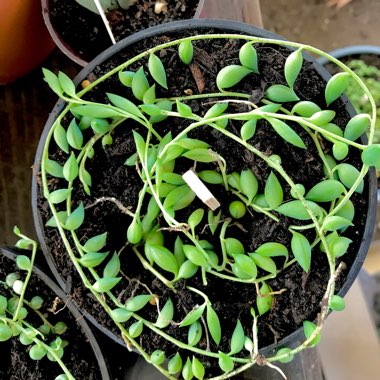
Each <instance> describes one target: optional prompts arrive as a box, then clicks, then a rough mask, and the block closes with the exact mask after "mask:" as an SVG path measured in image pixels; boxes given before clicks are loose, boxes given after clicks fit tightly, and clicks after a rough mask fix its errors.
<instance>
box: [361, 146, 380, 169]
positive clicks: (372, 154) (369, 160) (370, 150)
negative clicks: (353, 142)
mask: <svg viewBox="0 0 380 380" xmlns="http://www.w3.org/2000/svg"><path fill="white" fill-rule="evenodd" d="M362 161H363V163H364V164H365V165H367V166H374V167H375V168H376V169H380V145H379V144H375V145H370V146H367V147H366V148H365V149H364V151H363V153H362Z"/></svg>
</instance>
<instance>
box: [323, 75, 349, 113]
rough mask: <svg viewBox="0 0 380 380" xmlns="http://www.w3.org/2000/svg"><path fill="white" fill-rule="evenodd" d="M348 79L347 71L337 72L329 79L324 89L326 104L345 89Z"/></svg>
mask: <svg viewBox="0 0 380 380" xmlns="http://www.w3.org/2000/svg"><path fill="white" fill-rule="evenodd" d="M349 80H350V74H349V73H338V74H335V75H334V76H333V77H331V78H330V79H329V81H328V82H327V85H326V89H325V99H326V104H327V105H328V106H329V105H330V104H331V103H332V102H333V101H335V100H336V99H338V98H339V97H340V96H341V95H342V94H343V92H345V91H346V90H347V87H348V85H349Z"/></svg>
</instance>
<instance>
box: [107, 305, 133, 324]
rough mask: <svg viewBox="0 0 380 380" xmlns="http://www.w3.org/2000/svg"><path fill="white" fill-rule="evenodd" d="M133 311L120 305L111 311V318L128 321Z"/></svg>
mask: <svg viewBox="0 0 380 380" xmlns="http://www.w3.org/2000/svg"><path fill="white" fill-rule="evenodd" d="M132 314H133V313H132V312H131V311H128V310H126V309H124V308H122V307H118V308H116V309H114V310H112V311H111V318H112V319H113V320H114V321H115V322H119V323H123V322H127V321H128V320H129V319H130V318H131V317H132Z"/></svg>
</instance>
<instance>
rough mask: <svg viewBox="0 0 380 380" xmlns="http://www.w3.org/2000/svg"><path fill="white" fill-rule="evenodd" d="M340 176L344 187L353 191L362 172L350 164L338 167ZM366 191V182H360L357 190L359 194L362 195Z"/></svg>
mask: <svg viewBox="0 0 380 380" xmlns="http://www.w3.org/2000/svg"><path fill="white" fill-rule="evenodd" d="M337 170H338V176H339V180H340V181H341V182H342V183H343V185H344V186H346V187H347V188H348V189H351V188H352V187H353V186H354V184H355V181H356V180H357V179H358V177H359V176H360V172H359V170H358V169H356V168H355V166H352V165H350V164H345V163H344V164H339V165H338V169H337ZM363 189H364V181H363V180H361V181H360V182H359V185H358V186H357V188H356V189H355V191H356V192H357V193H360V194H361V193H362V192H363Z"/></svg>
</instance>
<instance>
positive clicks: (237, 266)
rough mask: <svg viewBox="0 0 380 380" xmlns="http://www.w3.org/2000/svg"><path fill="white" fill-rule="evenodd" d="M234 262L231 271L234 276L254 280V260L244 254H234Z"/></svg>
mask: <svg viewBox="0 0 380 380" xmlns="http://www.w3.org/2000/svg"><path fill="white" fill-rule="evenodd" d="M234 260H235V263H234V264H232V271H233V272H234V274H235V276H236V277H238V278H241V279H244V280H254V279H255V278H256V277H257V267H256V264H255V263H254V261H253V260H252V259H251V258H250V257H249V256H246V255H240V254H237V255H234Z"/></svg>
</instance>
